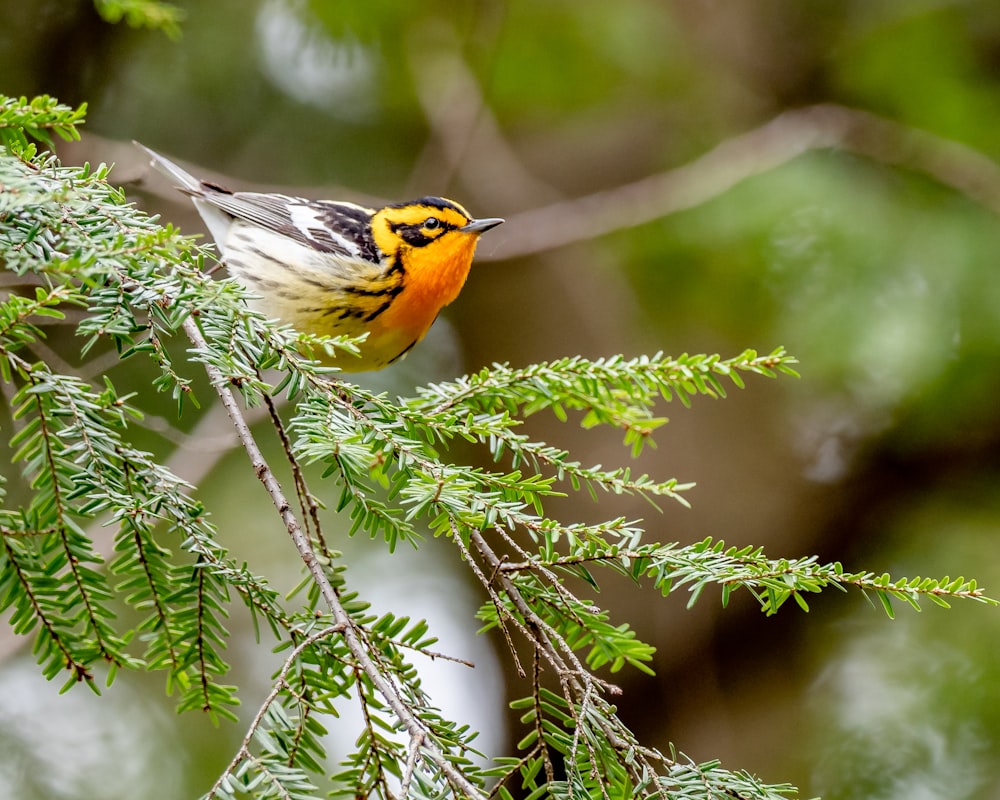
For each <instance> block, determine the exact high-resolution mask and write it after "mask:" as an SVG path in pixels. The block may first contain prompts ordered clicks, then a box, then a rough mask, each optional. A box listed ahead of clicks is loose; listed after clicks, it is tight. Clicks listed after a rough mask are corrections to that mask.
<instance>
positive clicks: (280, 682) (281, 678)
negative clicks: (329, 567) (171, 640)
mask: <svg viewBox="0 0 1000 800" xmlns="http://www.w3.org/2000/svg"><path fill="white" fill-rule="evenodd" d="M342 632H343V626H342V625H330V626H328V627H326V628H323V630H320V631H316V632H315V633H311V634H309V636H307V637H306V638H305V639H303V640H302V641H301V642H299V644H298V645H296V646H295V648H294V649H293V650H292V652H291V653H289V654H288V657H287V658H286V659H285V662H284V663H283V664H282V665H281V669H280V670H279V672H278V677H277V678H276V679H275V681H274V686H272V687H271V691H270V692H269V693H268V695H267V697H265V698H264V702H263V703H261V704H260V708H258V709H257V713H256V714H254V718H253V719H252V720H251V722H250V726H249V727H248V728H247V732H246V735H245V736H244V737H243V741H242V742H241V743H240V747H239V749H238V750H237V751H236V755H235V756H233V760H232V761H230V762H229V766H228V767H226V769H225V770H223V772H222V773H221V775H220V776H219V779H218V780H217V781H216V782H215V784H214V785H213V786H212V788H211V790H210V791H209V792H208V794H207V795H206V797H214V796H215V794H216V793H217V792H218V791H219V789H220V788H221V787H222V782H223V781H224V780H225V778H226V776H227V775H231V774H232V773H233V772H234V771H235V770H236V768H237V767H238V766H239V765H240V763H241V762H242V761H245V760H246V759H248V758H250V757H251V754H250V743H251V742H252V741H253V738H254V736H255V735H256V734H257V729H258V728H260V726H261V723H262V722H263V721H264V715H265V714H267V710H268V709H269V708H270V707H271V704H272V703H273V702H274V701H275V700H276V699H277V698H278V695H279V694H281V693H282V692H283V691H284V690H285V689H290V686H289V684H288V673H289V672H290V671H291V669H292V667H293V666H294V665H295V662H296V660H298V657H299V656H300V655H302V652H303V651H304V650H306V649H307V648H309V647H312V646H313V645H314V644H315V643H316V642H318V641H320V640H321V639H326V638H327V637H329V636H333V635H334V634H336V633H342Z"/></svg>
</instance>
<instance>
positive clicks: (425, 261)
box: [382, 231, 479, 341]
mask: <svg viewBox="0 0 1000 800" xmlns="http://www.w3.org/2000/svg"><path fill="white" fill-rule="evenodd" d="M478 238H479V237H478V236H476V235H475V234H467V233H461V232H460V231H455V232H453V233H451V234H448V236H447V239H448V240H447V241H438V242H435V243H434V244H435V246H434V247H433V248H420V247H416V248H413V249H412V250H410V251H409V252H407V253H406V254H405V263H406V278H405V279H404V286H405V288H404V290H403V291H402V293H400V295H399V297H398V298H396V302H394V303H393V304H392V306H391V307H390V308H389V309H387V310H386V313H385V314H383V315H382V316H383V317H384V319H383V320H382V323H383V324H384V325H385V326H386V327H387V328H393V329H397V330H400V331H406V332H407V335H408V336H410V337H411V341H419V340H420V339H422V338H423V337H424V334H425V333H427V330H428V329H429V328H430V326H431V324H432V323H433V322H434V320H435V318H436V317H437V315H438V313H439V312H440V311H441V309H442V308H444V307H445V306H446V305H448V304H449V303H451V302H452V301H453V300H454V299H455V298H456V297H458V293H459V292H460V291H462V286H464V285H465V279H466V278H467V277H468V276H469V268H470V267H471V266H472V257H473V255H475V252H476V240H477V239H478Z"/></svg>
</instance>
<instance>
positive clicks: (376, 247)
mask: <svg viewBox="0 0 1000 800" xmlns="http://www.w3.org/2000/svg"><path fill="white" fill-rule="evenodd" d="M136 145H137V146H138V147H140V148H141V149H142V150H143V151H144V152H146V153H147V154H148V155H149V156H150V158H151V159H152V165H153V166H154V167H155V168H156V169H158V170H160V171H161V172H163V173H164V174H165V175H167V176H169V177H171V178H172V179H173V180H175V181H177V182H178V184H179V187H178V188H179V189H180V190H181V191H182V192H184V193H185V194H187V195H190V197H191V199H192V200H193V201H194V204H195V207H196V208H197V209H198V213H199V214H200V215H201V217H202V219H203V220H204V221H205V224H206V225H207V226H208V230H209V232H210V233H211V235H212V238H214V239H215V243H216V245H217V247H218V248H219V251H220V254H221V256H222V260H223V263H225V265H226V267H227V268H228V270H229V273H230V274H231V275H232V276H233V277H235V278H237V279H238V280H240V281H241V282H242V283H243V284H244V285H245V286H246V287H247V289H248V290H249V291H250V292H251V293H252V294H253V295H254V296H255V299H253V300H252V301H251V304H252V306H253V307H254V308H255V309H256V310H258V311H260V312H261V313H263V314H264V315H265V316H267V317H269V318H274V319H278V320H280V321H281V322H284V323H287V324H288V325H291V326H292V327H294V328H295V329H296V330H299V331H302V332H303V333H309V334H320V335H326V336H339V335H349V336H359V335H361V334H363V333H367V334H368V338H367V339H365V341H364V342H362V343H361V344H360V350H361V357H360V358H357V359H356V358H350V357H344V358H341V359H338V360H337V362H336V365H337V366H338V367H340V368H341V369H343V370H345V371H347V372H361V371H364V370H375V369H382V368H383V367H385V366H387V365H389V364H391V363H392V362H393V361H395V360H396V359H398V358H400V357H402V356H403V355H405V354H406V353H407V352H408V351H409V350H410V348H411V347H413V345H415V344H416V343H417V342H419V341H420V340H421V339H423V338H424V336H425V335H426V333H427V331H428V330H429V329H430V327H431V324H432V323H433V322H434V320H435V318H436V317H437V315H438V313H439V312H440V311H441V309H442V308H443V307H444V306H446V305H448V304H449V303H450V302H452V301H453V300H454V299H455V298H456V297H458V293H459V292H460V291H461V289H462V286H463V285H464V284H465V279H466V277H467V276H468V274H469V268H470V266H471V265H472V257H473V255H474V254H475V251H476V243H477V242H478V241H479V236H480V235H481V234H482V233H484V232H485V231H488V230H489V229H490V228H493V227H496V226H497V225H499V224H500V223H502V222H503V220H502V219H499V218H496V217H489V218H486V219H474V218H473V217H472V216H470V214H469V212H468V211H466V210H465V209H464V208H463V207H462V206H460V205H459V204H458V203H456V202H453V201H452V200H446V199H445V198H443V197H421V198H420V199H418V200H412V201H410V202H406V203H394V204H392V205H388V206H384V207H383V208H379V209H373V208H365V207H364V206H359V205H355V204H354V203H347V202H341V201H336V200H307V199H305V198H301V197H288V196H286V195H283V194H265V193H260V192H232V191H229V190H228V189H224V188H223V187H221V186H217V185H215V184H213V183H209V182H207V181H201V180H199V179H198V178H196V177H194V176H193V175H191V174H189V173H188V172H186V171H185V170H184V169H182V168H181V167H179V166H178V165H177V164H174V163H173V162H172V161H170V160H168V159H166V158H164V157H163V156H161V155H159V154H158V153H155V152H153V151H152V150H150V149H149V148H148V147H144V146H143V145H141V144H139V143H138V142H136Z"/></svg>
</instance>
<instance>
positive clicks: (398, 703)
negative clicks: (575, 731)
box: [184, 317, 485, 798]
mask: <svg viewBox="0 0 1000 800" xmlns="http://www.w3.org/2000/svg"><path fill="white" fill-rule="evenodd" d="M184 331H185V333H186V334H187V336H188V338H189V339H190V340H191V343H192V344H193V345H194V346H195V348H196V349H197V350H199V351H205V350H207V349H208V345H207V343H206V341H205V338H204V336H203V335H202V333H201V329H200V328H199V327H198V324H197V322H196V321H195V319H194V318H193V317H188V318H187V319H185V320H184ZM204 367H205V371H206V372H207V373H208V377H209V379H210V381H211V383H212V386H214V387H215V391H216V393H217V394H218V395H219V400H220V401H221V402H222V405H223V406H224V407H225V409H226V412H227V413H228V415H229V418H230V420H231V422H232V424H233V427H234V428H235V429H236V433H237V436H238V437H239V439H240V443H241V444H242V446H243V449H244V450H245V451H246V453H247V456H248V457H249V458H250V463H251V465H252V466H253V470H254V473H255V474H256V475H257V479H258V480H259V481H260V482H261V484H262V485H263V487H264V489H265V491H267V493H268V495H269V496H270V498H271V502H272V503H273V504H274V507H275V509H276V510H277V512H278V515H279V516H280V517H281V520H282V522H283V523H284V525H285V528H286V530H287V531H288V535H289V537H290V538H291V540H292V543H293V544H294V545H295V549H296V550H297V551H298V553H299V557H300V558H301V559H302V562H303V563H304V564H305V566H306V570H307V571H308V572H309V575H310V576H311V577H312V579H313V580H314V581H315V582H316V586H317V587H318V589H319V592H320V595H321V597H322V598H323V601H324V603H326V605H327V607H328V608H329V609H330V613H331V614H332V616H333V620H334V624H335V625H337V626H338V627H340V628H341V629H342V630H341V635H342V636H343V637H344V643H345V644H346V645H347V648H348V650H349V651H350V653H351V655H352V657H353V658H354V659H355V662H356V663H357V665H358V667H359V668H360V669H361V670H362V671H363V672H364V674H365V677H366V678H367V679H368V680H369V681H371V683H372V685H373V686H374V688H375V690H376V691H377V692H378V693H379V694H380V695H382V697H383V699H384V700H385V702H386V704H387V705H388V706H389V708H390V709H391V710H392V712H393V714H395V716H396V719H397V720H398V721H399V723H400V726H401V727H402V729H403V730H405V731H406V732H407V733H408V734H409V735H410V736H421V737H426V733H427V732H426V730H425V729H424V727H423V725H422V724H421V722H420V720H418V719H417V717H416V715H415V714H414V713H413V711H412V710H411V709H410V708H409V706H408V705H407V704H406V702H405V701H404V700H403V698H402V697H400V695H399V693H398V691H397V690H396V688H395V686H393V684H392V683H391V682H390V681H389V679H388V678H387V677H386V676H385V674H384V673H383V672H382V671H381V670H380V669H379V667H378V665H377V664H376V663H375V661H374V660H373V658H372V655H371V653H370V652H369V649H368V647H367V646H366V644H365V642H364V639H363V636H362V633H361V632H360V631H359V630H358V628H357V627H356V626H355V624H354V621H353V620H352V619H351V617H350V615H349V614H348V613H347V610H346V609H345V608H344V606H343V604H342V603H341V602H340V598H339V597H338V595H337V592H336V590H335V589H334V588H333V586H332V585H331V583H330V580H329V578H328V577H327V575H326V573H325V572H324V570H323V565H322V564H321V563H320V560H319V559H318V558H317V556H316V553H315V552H314V551H313V548H312V543H311V542H310V541H309V537H308V535H307V534H306V532H305V531H304V530H303V528H302V526H301V525H300V524H299V521H298V519H297V517H296V516H295V512H294V511H293V510H292V507H291V504H290V503H289V502H288V499H287V498H286V497H285V494H284V492H283V490H282V488H281V485H280V484H279V483H278V479H277V477H276V476H275V474H274V472H273V471H272V470H271V468H270V466H269V465H268V463H267V461H266V459H265V458H264V455H263V453H262V452H261V450H260V447H259V446H258V444H257V440H256V439H255V438H254V436H253V433H252V431H251V430H250V427H249V425H247V422H246V420H245V419H244V417H243V413H242V410H241V409H240V406H239V403H238V402H237V401H236V396H235V395H234V394H233V391H232V389H231V388H230V386H229V383H228V381H227V380H226V378H225V376H224V375H222V373H221V372H220V371H219V370H218V368H216V367H215V366H213V365H212V364H209V363H205V364H204ZM423 754H424V756H425V757H426V758H427V759H428V760H430V761H431V762H432V763H433V764H434V765H435V766H436V767H437V768H438V769H439V770H440V771H441V774H442V775H443V776H444V777H445V778H446V780H447V781H448V783H450V784H451V785H452V786H453V787H454V788H455V789H456V790H457V791H459V792H461V793H463V794H464V795H466V796H468V797H473V798H483V797H485V795H484V794H483V792H482V791H481V790H480V789H479V788H478V787H477V786H475V785H474V784H473V783H472V782H471V781H469V779H468V778H467V777H466V776H465V775H464V774H463V773H462V772H461V770H459V769H457V768H456V767H455V766H454V765H453V764H452V763H451V762H450V761H449V760H448V758H447V756H446V755H445V753H444V751H443V750H442V749H441V748H440V747H439V746H438V745H437V744H436V743H435V742H434V741H432V740H431V739H430V738H429V737H428V738H427V739H426V746H425V748H424V750H423Z"/></svg>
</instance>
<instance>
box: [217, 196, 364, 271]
mask: <svg viewBox="0 0 1000 800" xmlns="http://www.w3.org/2000/svg"><path fill="white" fill-rule="evenodd" d="M197 196H198V197H199V198H200V199H203V200H204V201H206V202H208V203H210V204H211V205H213V206H215V207H216V208H219V209H221V210H222V211H225V212H226V213H227V214H229V215H230V216H232V217H235V218H237V219H241V220H244V221H245V222H250V223H253V224H254V225H259V226H260V227H262V228H266V229H268V230H272V231H275V232H276V233H280V234H282V235H283V236H287V237H289V238H290V239H293V240H295V241H296V242H298V243H300V244H304V245H306V246H307V247H311V248H313V249H314V250H318V251H320V252H322V253H336V254H338V255H343V256H349V257H352V258H361V259H364V260H366V261H378V251H377V249H376V247H375V241H374V239H373V238H372V235H371V217H372V214H373V213H374V211H373V210H372V209H370V208H365V207H363V206H359V205H355V204H354V203H342V202H335V201H331V200H307V199H305V198H303V197H289V196H287V195H283V194H264V193H261V192H229V191H228V190H226V189H223V188H222V187H219V186H215V185H214V184H211V183H204V182H203V183H201V184H200V187H199V191H198V193H197Z"/></svg>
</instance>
